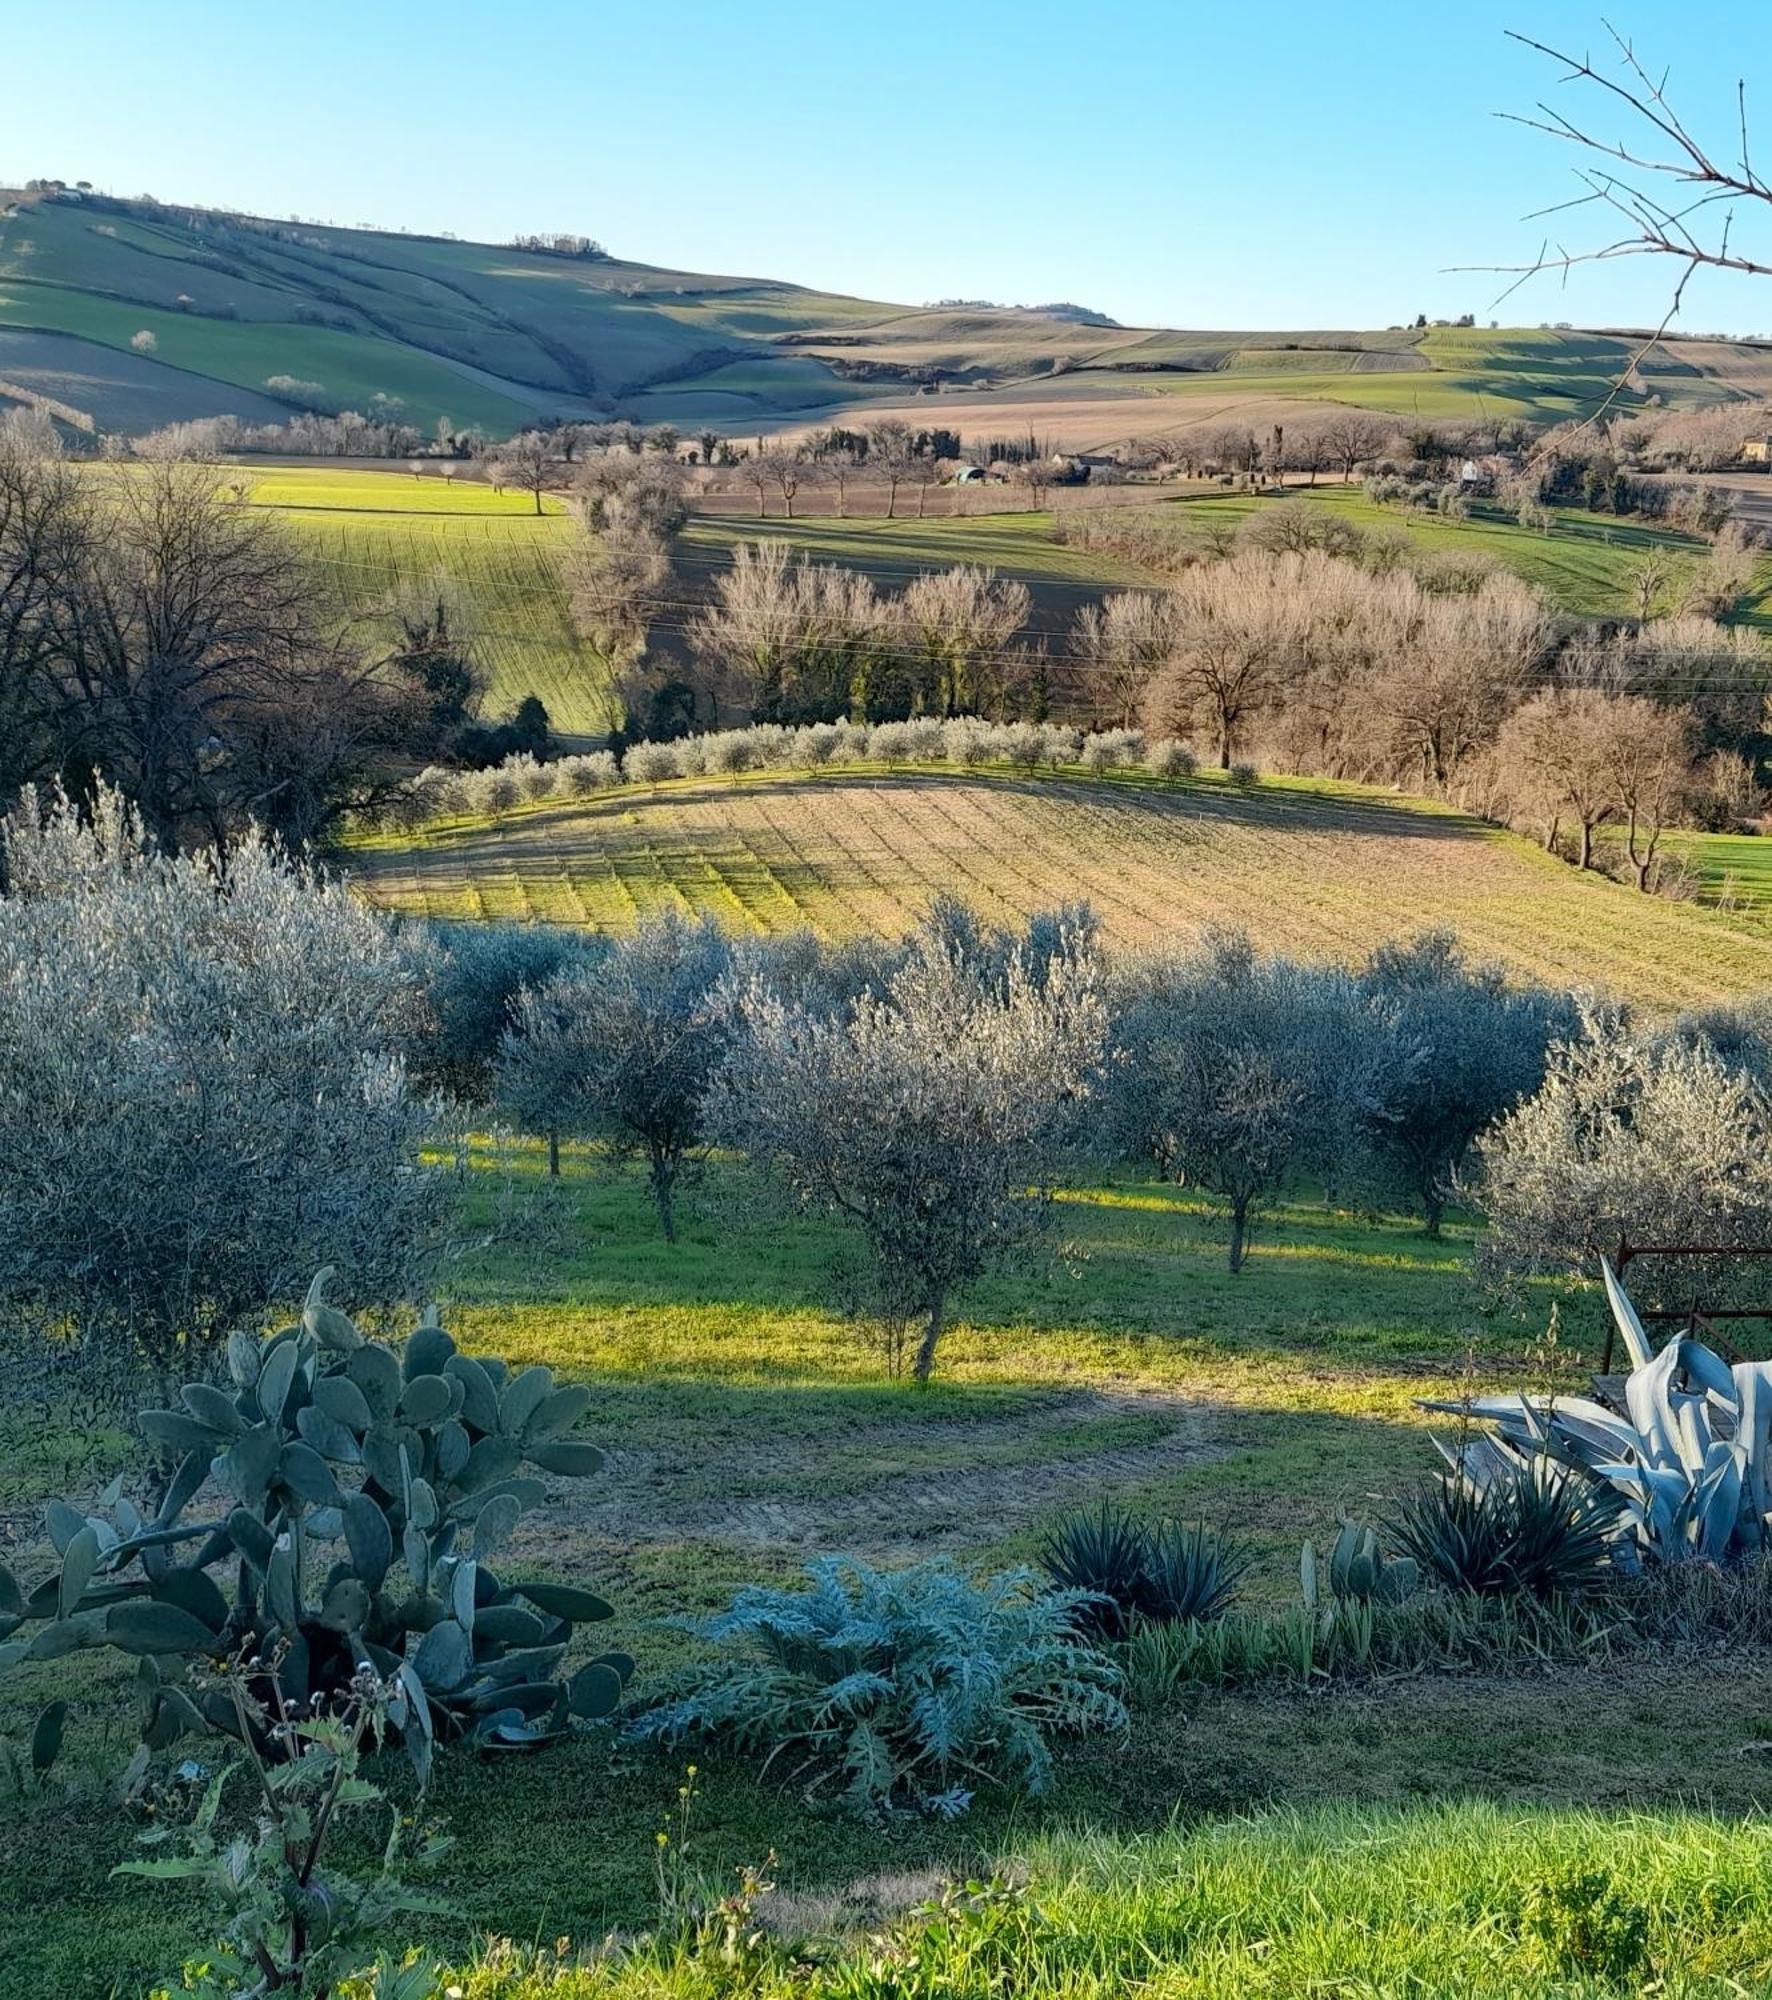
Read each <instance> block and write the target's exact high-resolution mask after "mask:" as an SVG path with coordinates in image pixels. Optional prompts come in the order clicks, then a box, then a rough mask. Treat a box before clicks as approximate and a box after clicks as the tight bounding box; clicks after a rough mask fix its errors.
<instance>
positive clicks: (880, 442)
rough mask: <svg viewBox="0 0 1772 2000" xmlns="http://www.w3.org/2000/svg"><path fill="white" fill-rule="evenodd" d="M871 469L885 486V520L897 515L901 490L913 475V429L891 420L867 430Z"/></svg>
mask: <svg viewBox="0 0 1772 2000" xmlns="http://www.w3.org/2000/svg"><path fill="white" fill-rule="evenodd" d="M867 440H868V458H867V462H868V464H869V466H870V467H871V468H872V469H873V471H874V472H876V473H877V474H878V475H879V476H880V478H882V479H883V480H885V482H886V518H887V520H889V521H890V520H891V519H892V518H893V516H894V515H895V514H896V513H897V511H898V489H899V487H900V486H902V485H903V484H904V481H905V479H906V478H907V476H908V475H909V472H910V464H911V460H912V458H913V457H915V455H916V454H915V453H914V451H913V450H912V448H911V427H910V425H909V424H904V423H900V422H899V421H898V420H897V419H896V418H893V417H889V418H885V419H883V420H882V421H881V422H879V423H877V424H869V425H868V429H867Z"/></svg>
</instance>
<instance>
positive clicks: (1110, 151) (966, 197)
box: [0, 0, 1772, 332]
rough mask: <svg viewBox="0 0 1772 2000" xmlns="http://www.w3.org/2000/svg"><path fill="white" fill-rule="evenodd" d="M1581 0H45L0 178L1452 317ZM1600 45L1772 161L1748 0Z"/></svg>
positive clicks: (951, 273) (1555, 166)
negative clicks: (1535, 51) (1640, 63)
mask: <svg viewBox="0 0 1772 2000" xmlns="http://www.w3.org/2000/svg"><path fill="white" fill-rule="evenodd" d="M1607 4H1609V0H1596V4H1592V5H1575V4H1570V0H1529V4H1521V5H1518V6H1513V5H1512V4H1511V0H1503V8H1502V11H1500V12H1497V13H1495V14H1493V15H1489V14H1487V12H1486V10H1483V9H1471V8H1454V7H1449V6H1446V5H1443V4H1440V0H1358V4H1354V5H1345V6H1331V5H1326V4H1324V0H1241V4H1235V3H1233V4H1223V0H1215V4H1201V0H1095V4H1093V5H1090V4H1087V0H1085V4H1072V5H1065V6H1060V5H1055V4H1051V0H1015V4H1010V0H973V4H970V5H963V4H958V0H940V3H939V4H932V0H823V3H822V4H814V3H813V0H800V4H789V0H677V4H660V0H624V3H623V4H611V0H506V4H503V5H470V4H466V0H425V4H422V5H420V4H417V0H353V4H345V3H344V0H305V4H303V5H301V6H291V5H288V4H286V3H285V4H276V0H260V4H258V5H251V6H243V5H241V4H240V0H225V4H224V0H163V4H161V5H159V6H144V5H142V4H141V0H80V4H78V5H73V6H67V7H62V8H55V9H45V10H39V12H38V13H37V14H36V15H35V17H34V18H33V21H32V25H31V30H30V36H29V42H30V56H29V61H28V63H24V64H21V65H19V66H17V67H16V68H15V69H14V71H13V74H12V76H11V78H10V79H9V84H8V88H7V93H6V98H7V101H6V104H5V109H4V114H3V117H0V178H3V179H11V180H17V179H22V178H24V177H26V176H28V175H31V174H53V175H60V176H61V177H63V178H64V179H68V180H74V179H88V180H91V181H93V182H95V183H96V184H97V185H99V186H100V187H103V188H107V189H109V190H110V191H112V192H116V193H137V192H141V191H143V190H147V191H150V192H152V193H154V194H156V195H158V196H160V197H161V198H162V199H163V200H179V201H195V202H207V203H214V204H218V205H226V206H233V207H239V208H245V209H251V210H254V211H257V212H260V213H263V214H267V215H286V214H291V213H295V214H300V215H303V216H310V217H318V218H321V219H323V220H329V221H334V222H339V223H351V222H358V221H369V222H375V223H378V224H384V225H394V226H402V225H403V226H407V227H412V228H417V229H426V230H441V229H452V230H454V231H456V232H457V233H458V234H460V235H463V236H473V237H481V238H486V239H490V240H492V241H498V240H501V239H503V238H504V237H507V236H509V235H510V234H512V233H513V232H514V231H516V230H519V229H550V230H551V229H562V230H578V231H583V232H584V233H586V234H589V235H593V236H596V237H598V238H600V239H601V240H602V241H603V242H605V243H607V244H608V245H609V246H610V247H611V248H612V249H614V250H616V251H618V252H620V253H621V254H623V255H627V256H632V257H635V258H638V259H641V260H643V261H646V262H651V263H659V264H670V265H676V266H680V267H682V268H685V269H690V270H700V271H736V272H745V273H752V274H757V275H763V276H771V277H783V278H792V279H795V280H798V281H800V282H802V283H807V284H814V285H818V286H820V287H823V288H827V289H832V290H841V291H849V292H856V293H860V294H863V295H866V296H869V297H876V298H885V299H900V300H911V301H921V300H924V299H932V298H938V297H946V296H968V297H988V298H997V299H1004V300H1009V301H1019V302H1033V301H1039V300H1050V299H1074V300H1079V301H1081V302H1082V303H1084V304H1086V305H1091V306H1095V307H1098V308H1100V309H1101V310H1103V311H1106V312H1109V313H1112V314H1113V315H1115V316H1116V317H1117V318H1120V319H1122V320H1125V321H1127V322H1129V323H1146V324H1161V325H1173V326H1192V327H1262V326H1317V327H1337V326H1345V327H1361V326H1372V325H1386V324H1389V323H1390V322H1392V321H1394V320H1398V319H1401V318H1403V317H1405V316H1409V317H1412V316H1413V315H1414V314H1415V313H1416V312H1418V311H1424V312H1426V313H1428V314H1429V315H1430V316H1438V315H1455V314H1457V313H1459V312H1463V311H1473V312H1475V313H1476V314H1477V315H1478V317H1479V318H1480V319H1487V318H1489V317H1491V310H1490V308H1491V302H1492V301H1493V300H1494V298H1495V296H1496V293H1497V292H1498V291H1499V290H1500V288H1501V285H1502V283H1503V282H1504V281H1503V280H1500V279H1497V278H1493V277H1490V276H1486V275H1453V274H1449V273H1448V269H1447V267H1449V266H1454V265H1461V264H1491V263H1503V262H1509V261H1513V260H1517V259H1519V258H1521V257H1529V256H1530V255H1531V254H1532V253H1533V251H1534V250H1535V249H1536V247H1537V244H1538V240H1539V236H1540V234H1541V232H1542V230H1543V228H1544V226H1545V225H1543V224H1540V223H1534V222H1529V221H1526V220H1523V219H1522V218H1523V217H1524V216H1525V215H1526V213H1527V212H1528V211H1529V210H1532V209H1534V208H1539V207H1542V206H1544V205H1545V204H1546V203H1548V202H1551V201H1556V200H1560V199H1563V198H1565V197H1566V196H1567V195H1568V194H1569V193H1571V192H1574V191H1575V190H1574V183H1573V181H1572V179H1571V178H1570V167H1571V163H1572V158H1573V156H1572V155H1570V154H1569V153H1567V152H1566V150H1563V149H1559V148H1558V147H1557V146H1556V145H1555V144H1553V142H1551V141H1550V140H1548V139H1543V138H1540V137H1538V136H1536V135H1535V134H1532V133H1530V132H1525V131H1521V130H1519V129H1518V128H1515V127H1510V126H1508V125H1505V124H1503V123H1501V122H1499V121H1498V120H1497V119H1496V117H1495V116H1494V114H1495V113H1496V112H1497V111H1502V110H1520V111H1527V110H1530V108H1531V106H1532V103H1533V100H1534V99H1535V98H1536V97H1538V96H1540V95H1542V94H1544V93H1546V92H1547V91H1550V90H1551V89H1552V88H1553V85H1554V80H1555V79H1554V72H1553V71H1552V70H1551V68H1550V67H1549V66H1548V65H1547V64H1545V63H1544V62H1543V61H1542V60H1540V59H1538V58H1536V57H1533V56H1532V55H1530V54H1529V53H1528V52H1526V51H1524V50H1522V49H1519V48H1517V47H1516V46H1515V45H1513V44H1512V43H1510V42H1508V41H1507V40H1506V39H1505V38H1504V35H1503V29H1504V28H1506V27H1509V26H1514V27H1520V28H1523V29H1527V30H1529V31H1531V32H1532V33H1534V34H1536V35H1538V36H1540V37H1541V38H1543V39H1546V40H1549V41H1552V42H1557V43H1563V44H1573V45H1574V46H1576V47H1581V48H1585V47H1590V46H1592V47H1595V48H1597V47H1598V46H1599V45H1600V44H1601V42H1602V40H1603V37H1604V30H1603V27H1602V25H1601V8H1602V6H1604V5H1607ZM1613 18H1614V19H1615V20H1616V21H1617V22H1618V23H1619V25H1620V27H1621V28H1623V29H1624V30H1626V31H1627V32H1629V33H1631V34H1632V35H1633V36H1634V37H1635V38H1636V40H1637V42H1638V45H1639V47H1640V48H1642V49H1643V50H1644V51H1645V52H1647V53H1650V54H1652V55H1653V57H1654V58H1655V60H1656V62H1657V63H1658V64H1671V65H1672V66H1673V83H1672V94H1673V96H1674V99H1675V101H1676V102H1677V103H1678V104H1679V105H1680V106H1681V108H1682V109H1683V110H1685V111H1686V113H1687V115H1688V117H1689V119H1690V120H1691V121H1692V122H1694V123H1695V124H1697V125H1698V126H1699V127H1700V128H1701V129H1703V130H1705V131H1707V132H1714V133H1717V134H1718V135H1719V137H1720V141H1721V142H1722V143H1723V144H1724V145H1725V148H1726V147H1727V141H1728V136H1729V134H1730V132H1731V130H1732V123H1733V102H1734V100H1733V91H1734V83H1735V79H1736V76H1737V74H1738V73H1739V72H1740V70H1741V68H1742V67H1743V66H1744V65H1749V66H1752V65H1756V64H1757V65H1758V68H1759V80H1760V81H1762V82H1763V84H1764V112H1765V116H1764V119H1763V121H1762V126H1761V130H1762V136H1763V142H1764V150H1765V152H1766V154H1767V156H1768V158H1772V41H1769V38H1768V36H1767V34H1766V32H1765V30H1766V25H1767V0H1699V4H1696V5H1695V4H1691V0H1639V4H1637V5H1635V6H1634V7H1628V6H1625V5H1623V0H1620V6H1619V11H1618V12H1616V13H1615V14H1614V15H1613ZM17 39H20V38H19V37H16V36H15V41H16V40H17ZM14 53H15V56H16V55H17V54H18V50H17V49H16V48H15V50H14ZM31 78H35V79H36V80H37V84H38V85H40V86H41V87H35V86H33V87H24V88H21V87H20V86H21V85H25V84H27V83H28V81H29V79H31ZM1755 80H1756V79H1755V77H1754V76H1752V75H1750V77H1749V84H1750V89H1751V87H1752V85H1753V83H1754V82H1755ZM1566 95H1567V93H1565V96H1566ZM1597 224H1598V219H1597V218H1589V219H1588V220H1585V221H1584V220H1582V219H1581V218H1578V217H1577V218H1567V219H1565V220H1563V221H1562V222H1561V224H1560V225H1559V226H1560V227H1562V228H1563V229H1565V230H1566V231H1568V232H1569V233H1570V234H1571V235H1579V234H1582V233H1591V232H1592V231H1593V230H1594V229H1595V228H1596V227H1597ZM1669 285H1670V273H1669V271H1668V269H1667V268H1666V267H1665V266H1660V265H1656V264H1651V263H1647V262H1644V263H1640V264H1624V265H1613V266H1610V267H1606V268H1598V269H1590V270H1587V271H1585V272H1578V273H1576V274H1575V275H1574V276H1573V278H1572V279H1571V281H1570V284H1569V286H1568V288H1567V290H1560V289H1559V287H1558V285H1557V283H1556V281H1555V280H1552V279H1548V278H1547V279H1539V280H1537V281H1536V282H1535V284H1534V285H1533V287H1532V288H1531V289H1530V290H1529V291H1528V292H1527V293H1525V294H1523V295H1521V296H1519V297H1518V298H1517V299H1516V300H1515V301H1514V302H1513V303H1512V304H1511V305H1509V306H1508V307H1506V308H1503V309H1500V310H1501V311H1502V316H1503V317H1505V318H1507V319H1509V320H1519V321H1529V322H1535V321H1538V320H1543V319H1550V320H1556V319H1569V320H1573V321H1575V322H1577V323H1580V324H1588V325H1594V324H1616V323H1632V324H1634V323H1641V322H1644V321H1653V320H1656V319H1659V317H1660V314H1661V312H1662V310H1663V309H1664V308H1665V304H1666V300H1667V296H1668V291H1669ZM1683 324H1684V325H1685V326H1686V327H1687V328H1688V329H1691V330H1699V329H1705V328H1727V329H1730V330H1733V331H1737V332H1747V331H1763V330H1767V329H1772V279H1767V280H1759V281H1743V280H1733V279H1729V278H1726V277H1710V278H1706V279H1704V280H1703V281H1701V282H1698V283H1695V284H1694V286H1693V288H1692V290H1691V292H1690V293H1689V295H1688V308H1687V311H1686V313H1685V316H1684V320H1683Z"/></svg>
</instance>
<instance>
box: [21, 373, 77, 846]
mask: <svg viewBox="0 0 1772 2000" xmlns="http://www.w3.org/2000/svg"><path fill="white" fill-rule="evenodd" d="M92 530H93V523H92V516H91V512H90V509H88V508H87V507H85V506H83V505H82V501H81V494H80V490H79V482H78V477H77V475H76V473H75V471H74V469H73V468H72V467H71V466H69V465H68V464H66V463H65V461H64V460H63V458H62V454H61V448H60V446H59V444H58V443H57V441H56V436H55V432H54V430H53V428H52V427H51V426H50V424H49V423H48V422H47V421H40V420H35V419H33V418H31V417H28V416H26V415H24V414H23V413H17V412H15V413H13V414H11V415H9V416H6V417H3V418H0V808H3V807H4V805H5V804H6V802H7V801H9V800H11V799H12V798H13V797H14V796H15V794H16V793H17V791H18V788H19V787H20V786H21V785H23V784H25V783H27V782H28V781H29V780H31V779H33V778H39V777H43V776H46V775H48V774H49V773H50V772H51V771H53V770H54V768H55V766H56V764H57V762H58V761H59V751H60V746H61V743H62V740H63V727H62V724H63V713H62V702H61V698H60V690H59V687H58V678H59V677H58V672H57V655H56V631H57V626H58V622H59V620H60V612H59V607H61V606H62V605H63V604H64V603H65V600H66V598H67V596H68V593H69V590H70V588H71V587H72V586H73V585H75V584H76V583H77V580H78V579H79V577H80V576H81V575H83V574H84V573H85V572H86V571H87V569H88V567H89V565H90V564H91V562H92V560H93V546H92ZM3 881H4V876H3V875H0V882H3Z"/></svg>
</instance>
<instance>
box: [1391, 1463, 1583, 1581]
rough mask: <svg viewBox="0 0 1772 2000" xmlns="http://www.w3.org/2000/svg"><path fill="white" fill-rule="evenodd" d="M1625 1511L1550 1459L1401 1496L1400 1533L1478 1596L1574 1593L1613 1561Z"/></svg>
mask: <svg viewBox="0 0 1772 2000" xmlns="http://www.w3.org/2000/svg"><path fill="white" fill-rule="evenodd" d="M1617 1525H1618V1508H1617V1505H1616V1503H1615V1502H1613V1501H1611V1500H1610V1499H1609V1497H1608V1496H1606V1495H1604V1494H1603V1493H1601V1492H1598V1491H1596V1490H1595V1489H1594V1487H1593V1486H1591V1485H1590V1484H1589V1483H1588V1482H1587V1481H1586V1480H1583V1479H1581V1478H1579V1477H1578V1476H1576V1475H1573V1474H1571V1473H1569V1472H1568V1471H1566V1470H1565V1469H1564V1468H1563V1467H1561V1466H1558V1465H1557V1464H1555V1463H1554V1462H1553V1461H1552V1460H1550V1459H1548V1458H1537V1459H1533V1460H1530V1461H1528V1462H1526V1463H1525V1464H1521V1465H1511V1464H1510V1465H1508V1466H1505V1467H1501V1468H1497V1469H1496V1470H1495V1471H1494V1472H1493V1473H1492V1474H1491V1475H1490V1476H1489V1477H1488V1478H1486V1479H1484V1480H1481V1481H1478V1480H1474V1479H1472V1478H1470V1477H1469V1476H1468V1475H1467V1474H1465V1473H1462V1472H1456V1471H1455V1472H1449V1473H1446V1474H1445V1475H1443V1476H1442V1477H1440V1478H1436V1479H1433V1480H1430V1481H1429V1482H1428V1483H1427V1485H1425V1486H1424V1487H1422V1488H1421V1489H1420V1490H1419V1491H1418V1492H1416V1493H1414V1494H1411V1495H1410V1496H1409V1497H1408V1498H1406V1499H1405V1500H1404V1501H1402V1502H1401V1504H1400V1505H1399V1506H1398V1507H1397V1508H1396V1510H1395V1512H1394V1513H1393V1514H1392V1516H1391V1520H1390V1523H1389V1526H1390V1532H1391V1537H1392V1539H1393V1540H1394V1541H1395V1542H1396V1543H1397V1544H1398V1546H1399V1547H1400V1548H1401V1549H1402V1550H1403V1552H1404V1553H1405V1555H1408V1556H1411V1557H1413V1558H1414V1560H1415V1561H1416V1562H1417V1563H1418V1564H1419V1565H1420V1567H1421V1569H1422V1570H1423V1571H1424V1572H1426V1573H1427V1574H1428V1575H1430V1576H1432V1577H1434V1578H1435V1579H1436V1580H1437V1581H1438V1582H1440V1583H1442V1584H1444V1585H1445V1586H1446V1588H1447V1589H1449V1590H1456V1591H1465V1592H1469V1593H1470V1594H1472V1595H1474V1596H1478V1597H1506V1596H1526V1597H1535V1598H1539V1599H1546V1598H1553V1597H1566V1596H1572V1595H1574V1594H1575V1593H1577V1592H1578V1591H1580V1590H1582V1589H1584V1588H1586V1587H1588V1586H1589V1585H1592V1584H1595V1583H1597V1582H1599V1581H1600V1580H1601V1579H1602V1578H1603V1577H1604V1576H1605V1575H1606V1573H1607V1572H1608V1570H1609V1569H1610V1567H1611V1554H1612V1543H1613V1540H1614V1537H1615V1535H1616V1532H1617Z"/></svg>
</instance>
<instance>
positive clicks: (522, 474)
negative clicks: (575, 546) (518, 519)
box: [491, 431, 566, 514]
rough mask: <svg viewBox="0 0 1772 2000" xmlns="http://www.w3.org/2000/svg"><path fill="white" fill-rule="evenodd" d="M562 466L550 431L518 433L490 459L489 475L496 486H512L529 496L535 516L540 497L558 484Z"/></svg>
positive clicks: (564, 465)
mask: <svg viewBox="0 0 1772 2000" xmlns="http://www.w3.org/2000/svg"><path fill="white" fill-rule="evenodd" d="M565 467H566V461H565V459H564V458H563V457H562V455H561V452H560V448H559V445H558V444H557V442H556V441H555V439H554V436H553V434H552V433H551V432H549V431H520V432H519V433H518V434H517V436H515V437H514V438H507V439H506V440H505V442H504V443H503V444H501V445H499V446H498V447H497V449H496V450H495V451H494V452H493V453H492V459H491V470H492V476H493V478H494V480H495V481H496V482H497V483H498V485H500V486H501V487H502V486H514V487H516V489H517V490H518V492H519V493H528V494H530V495H532V496H533V498H534V500H535V511H536V512H537V513H538V514H539V513H540V512H541V497H542V495H543V494H544V493H546V492H548V491H549V490H550V489H551V488H553V487H556V486H558V485H559V484H560V481H561V480H562V478H564V476H565Z"/></svg>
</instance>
